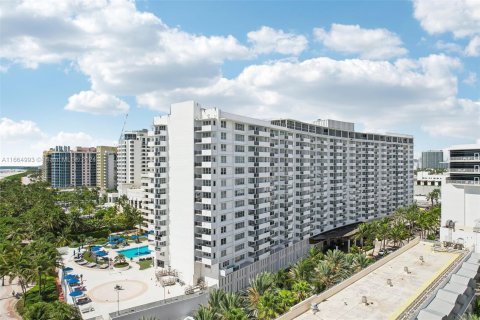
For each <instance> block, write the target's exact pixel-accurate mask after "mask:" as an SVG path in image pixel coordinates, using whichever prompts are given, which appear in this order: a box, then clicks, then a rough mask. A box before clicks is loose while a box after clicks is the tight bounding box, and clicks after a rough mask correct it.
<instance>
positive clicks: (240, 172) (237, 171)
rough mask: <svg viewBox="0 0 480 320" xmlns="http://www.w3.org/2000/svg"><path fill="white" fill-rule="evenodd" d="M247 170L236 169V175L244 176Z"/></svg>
mask: <svg viewBox="0 0 480 320" xmlns="http://www.w3.org/2000/svg"><path fill="white" fill-rule="evenodd" d="M244 173H245V168H235V174H244Z"/></svg>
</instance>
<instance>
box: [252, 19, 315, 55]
mask: <svg viewBox="0 0 480 320" xmlns="http://www.w3.org/2000/svg"><path fill="white" fill-rule="evenodd" d="M247 37H248V41H249V42H250V43H252V44H253V50H254V52H256V53H271V52H278V53H281V54H285V55H299V54H300V53H302V51H304V50H305V49H306V48H307V45H308V40H307V38H306V37H305V36H303V35H298V34H295V33H287V32H284V31H283V30H275V29H273V28H270V27H266V26H263V27H261V28H260V29H259V30H256V31H251V32H249V33H248V34H247Z"/></svg>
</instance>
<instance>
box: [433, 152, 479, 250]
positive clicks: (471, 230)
mask: <svg viewBox="0 0 480 320" xmlns="http://www.w3.org/2000/svg"><path fill="white" fill-rule="evenodd" d="M449 152H450V160H449V161H450V162H449V168H448V171H449V177H448V178H447V181H446V183H444V184H443V185H442V227H441V228H440V240H442V241H448V242H455V243H461V244H464V245H465V246H467V247H473V248H474V249H475V251H476V252H480V145H479V144H477V145H461V146H454V147H452V148H450V150H449Z"/></svg>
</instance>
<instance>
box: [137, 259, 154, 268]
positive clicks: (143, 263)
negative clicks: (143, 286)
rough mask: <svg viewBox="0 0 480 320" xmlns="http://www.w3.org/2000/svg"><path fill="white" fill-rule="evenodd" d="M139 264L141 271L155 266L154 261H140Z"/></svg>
mask: <svg viewBox="0 0 480 320" xmlns="http://www.w3.org/2000/svg"><path fill="white" fill-rule="evenodd" d="M137 263H138V265H139V266H140V270H145V269H148V268H150V267H151V266H152V265H153V260H144V261H138V262H137Z"/></svg>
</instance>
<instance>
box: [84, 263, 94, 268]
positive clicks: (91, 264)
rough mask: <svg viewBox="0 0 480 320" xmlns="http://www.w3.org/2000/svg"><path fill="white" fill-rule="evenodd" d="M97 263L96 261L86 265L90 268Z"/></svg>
mask: <svg viewBox="0 0 480 320" xmlns="http://www.w3.org/2000/svg"><path fill="white" fill-rule="evenodd" d="M96 265H97V264H96V263H95V262H92V263H89V264H87V265H86V267H89V268H93V267H95V266H96Z"/></svg>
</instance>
